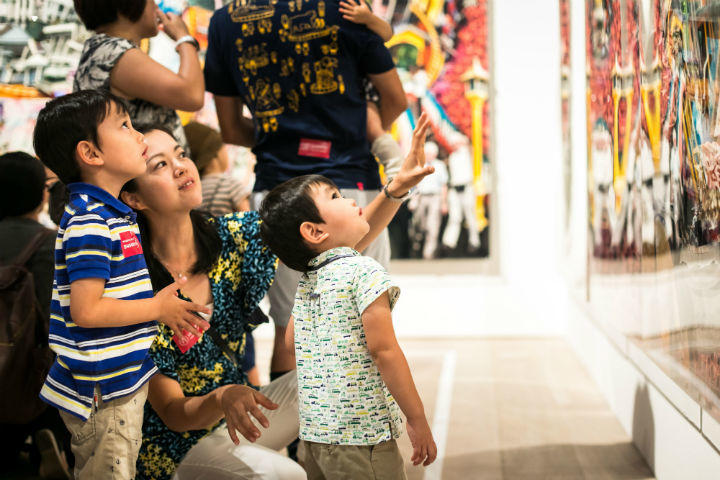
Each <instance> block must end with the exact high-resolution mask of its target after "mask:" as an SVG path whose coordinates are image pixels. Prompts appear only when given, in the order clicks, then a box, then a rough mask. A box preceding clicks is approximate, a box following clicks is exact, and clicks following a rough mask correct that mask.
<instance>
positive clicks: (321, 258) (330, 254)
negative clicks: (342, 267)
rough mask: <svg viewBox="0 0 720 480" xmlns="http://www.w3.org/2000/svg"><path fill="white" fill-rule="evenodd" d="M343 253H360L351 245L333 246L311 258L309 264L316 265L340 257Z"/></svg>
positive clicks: (355, 255) (357, 254)
mask: <svg viewBox="0 0 720 480" xmlns="http://www.w3.org/2000/svg"><path fill="white" fill-rule="evenodd" d="M341 255H342V256H347V255H352V256H354V257H359V256H360V253H359V252H357V251H356V250H353V249H352V248H350V247H335V248H331V249H330V250H325V251H324V252H323V253H321V254H320V255H318V256H317V257H315V258H313V259H312V260H310V262H309V263H308V266H310V267H316V266H318V265H320V264H321V263H323V262H325V261H328V260H332V259H333V258H336V257H339V256H341Z"/></svg>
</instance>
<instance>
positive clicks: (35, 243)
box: [11, 228, 55, 266]
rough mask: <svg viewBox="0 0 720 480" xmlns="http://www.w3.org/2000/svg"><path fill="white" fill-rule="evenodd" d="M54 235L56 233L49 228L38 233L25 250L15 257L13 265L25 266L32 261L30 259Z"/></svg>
mask: <svg viewBox="0 0 720 480" xmlns="http://www.w3.org/2000/svg"><path fill="white" fill-rule="evenodd" d="M53 233H55V232H53V231H52V230H50V229H47V228H43V229H42V230H40V231H39V232H38V233H36V234H35V236H34V237H33V238H32V240H30V243H28V245H27V246H26V247H25V248H24V249H23V251H22V252H20V253H19V254H18V256H17V257H15V260H14V261H13V262H12V263H11V264H12V265H17V266H23V265H25V264H26V263H27V262H28V260H30V257H32V256H33V255H34V254H35V252H37V251H38V249H39V248H40V246H41V245H42V243H43V242H44V241H45V239H46V238H47V237H49V236H50V235H51V234H53Z"/></svg>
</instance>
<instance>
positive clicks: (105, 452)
mask: <svg viewBox="0 0 720 480" xmlns="http://www.w3.org/2000/svg"><path fill="white" fill-rule="evenodd" d="M147 394H148V384H147V383H146V384H145V385H143V386H142V387H141V388H140V389H139V390H137V391H136V392H135V393H133V394H130V395H127V396H125V397H120V398H118V399H116V400H111V401H109V402H103V401H102V399H101V398H100V394H99V393H98V394H97V398H98V404H97V411H95V409H94V408H93V409H92V412H91V413H90V418H88V419H87V421H85V422H84V421H82V420H81V419H79V418H78V417H76V416H75V415H70V414H69V413H65V412H63V411H61V412H60V416H61V417H62V419H63V421H64V422H65V425H66V426H67V428H68V430H69V431H70V434H71V435H72V443H71V445H72V452H73V455H75V478H76V479H79V480H84V479H93V480H95V479H101V478H102V479H112V480H115V479H118V480H120V479H122V480H124V479H132V478H135V462H137V457H138V452H139V451H140V444H141V443H142V441H141V440H142V424H143V408H144V406H145V400H147Z"/></svg>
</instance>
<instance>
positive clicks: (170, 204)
mask: <svg viewBox="0 0 720 480" xmlns="http://www.w3.org/2000/svg"><path fill="white" fill-rule="evenodd" d="M145 143H146V144H147V145H148V150H147V158H148V159H147V170H146V171H145V173H144V174H143V175H141V176H140V177H138V178H136V179H135V182H136V184H137V187H138V189H137V192H136V193H135V195H136V196H137V200H138V201H139V202H141V204H142V206H139V207H138V208H140V209H141V210H146V213H148V214H152V213H155V214H161V215H162V214H171V213H184V212H190V210H192V209H194V208H197V207H199V206H200V204H201V203H202V189H201V187H200V175H199V174H198V171H197V168H196V167H195V163H193V161H192V160H190V158H189V157H188V156H187V155H186V154H185V150H184V149H183V148H182V147H181V146H180V145H178V143H177V142H176V141H175V139H174V138H173V137H171V136H170V135H168V134H167V133H165V132H162V131H160V130H151V131H150V132H148V133H146V134H145ZM131 206H134V205H131Z"/></svg>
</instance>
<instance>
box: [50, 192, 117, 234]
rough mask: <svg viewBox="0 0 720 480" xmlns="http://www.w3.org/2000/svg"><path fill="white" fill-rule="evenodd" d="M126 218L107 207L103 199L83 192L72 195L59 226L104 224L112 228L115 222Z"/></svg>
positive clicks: (64, 227) (63, 227) (61, 227)
mask: <svg viewBox="0 0 720 480" xmlns="http://www.w3.org/2000/svg"><path fill="white" fill-rule="evenodd" d="M124 220H125V218H124V217H121V216H120V215H119V214H118V213H117V212H114V211H113V210H112V209H109V208H106V205H105V204H104V203H103V202H102V201H100V200H98V199H95V198H93V197H91V196H88V195H86V194H82V193H81V194H72V195H71V196H70V199H69V201H68V203H67V205H65V211H64V212H63V216H62V218H61V220H60V225H59V227H60V229H66V228H67V227H68V226H70V225H77V224H104V225H107V226H108V227H110V228H112V226H113V224H115V223H117V222H119V221H124Z"/></svg>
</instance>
